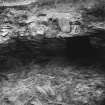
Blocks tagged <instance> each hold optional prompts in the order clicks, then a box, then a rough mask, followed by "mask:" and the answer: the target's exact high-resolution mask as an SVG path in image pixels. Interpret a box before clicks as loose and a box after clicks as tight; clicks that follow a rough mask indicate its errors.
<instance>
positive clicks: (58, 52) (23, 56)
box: [0, 37, 105, 72]
mask: <svg viewBox="0 0 105 105" xmlns="http://www.w3.org/2000/svg"><path fill="white" fill-rule="evenodd" d="M0 50H1V52H0V72H5V71H9V70H13V69H16V68H18V67H21V66H26V65H29V64H30V63H32V62H34V63H35V64H37V63H38V64H45V63H47V62H49V61H51V60H52V59H53V58H60V57H61V58H66V62H67V63H68V62H73V63H75V65H82V66H84V67H85V66H86V67H87V66H91V65H97V64H98V65H102V68H103V69H104V61H105V60H104V49H103V48H98V49H97V48H95V47H93V46H92V45H91V44H90V39H89V38H88V37H74V38H67V39H55V38H52V39H42V40H36V41H32V40H25V39H24V40H23V39H16V40H15V42H14V43H12V44H8V45H7V46H5V47H4V46H3V47H1V49H0ZM59 62H61V61H59Z"/></svg>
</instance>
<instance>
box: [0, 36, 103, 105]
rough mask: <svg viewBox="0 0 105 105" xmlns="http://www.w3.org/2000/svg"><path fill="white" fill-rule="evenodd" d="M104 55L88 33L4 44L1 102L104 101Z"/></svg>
mask: <svg viewBox="0 0 105 105" xmlns="http://www.w3.org/2000/svg"><path fill="white" fill-rule="evenodd" d="M100 49H101V50H100ZM102 52H103V53H102ZM104 56H105V55H104V48H95V47H93V46H92V45H91V44H90V40H89V38H88V37H75V38H61V39H58V38H50V39H47V38H45V39H42V40H37V41H32V40H31V41H30V40H25V39H16V40H15V41H14V42H12V43H9V44H7V45H5V46H1V47H0V81H1V82H0V83H1V87H2V88H1V90H0V91H1V92H0V99H1V101H0V102H1V105H4V103H6V104H5V105H8V103H9V104H10V105H20V104H21V105H34V104H32V103H33V102H36V103H37V104H39V102H40V103H42V105H43V103H47V104H48V105H49V104H50V103H51V104H53V105H56V104H67V105H69V104H70V105H72V104H73V105H79V104H80V105H81V104H82V105H85V104H89V105H103V103H104V99H105V94H104V93H105V71H104V70H105V66H104V61H105V59H104V58H105V57H104ZM23 87H24V88H23ZM36 99H37V101H35V100H36ZM15 103H16V104H15ZM78 103H79V104H78ZM35 105H36V104H35Z"/></svg>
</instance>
